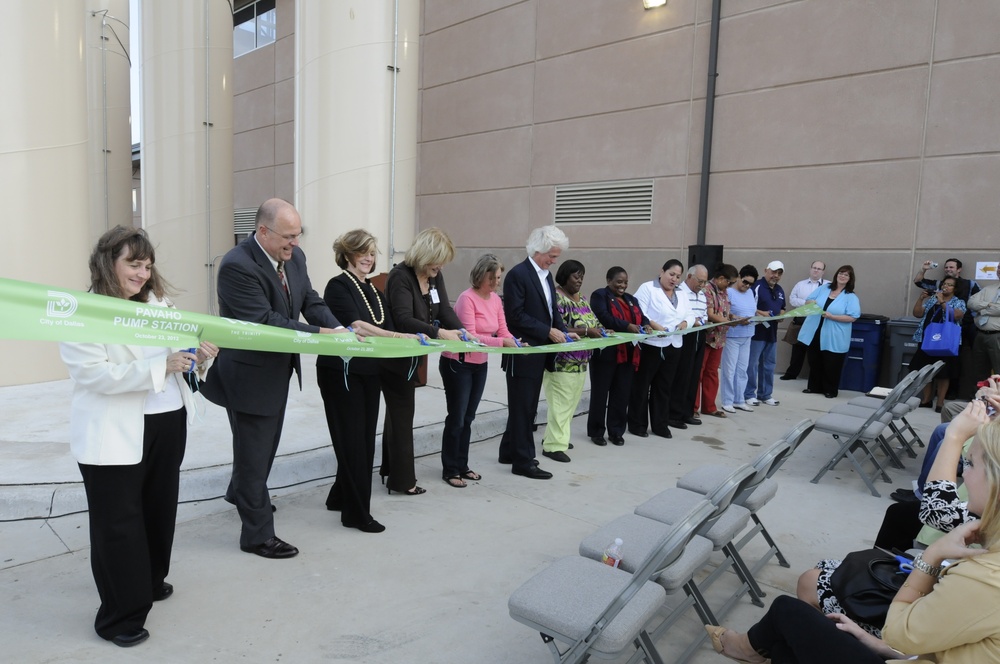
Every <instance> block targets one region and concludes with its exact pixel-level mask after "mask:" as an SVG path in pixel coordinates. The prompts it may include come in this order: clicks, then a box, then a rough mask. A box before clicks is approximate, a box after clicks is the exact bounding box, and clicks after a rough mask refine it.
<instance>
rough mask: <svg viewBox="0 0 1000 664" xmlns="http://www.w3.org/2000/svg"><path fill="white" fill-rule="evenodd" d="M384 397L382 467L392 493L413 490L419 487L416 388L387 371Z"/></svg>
mask: <svg viewBox="0 0 1000 664" xmlns="http://www.w3.org/2000/svg"><path fill="white" fill-rule="evenodd" d="M381 376H382V395H383V396H384V397H385V421H384V423H383V425H382V467H381V468H379V471H378V472H379V475H381V476H382V477H384V478H386V482H385V483H386V486H387V487H389V489H391V490H392V491H409V490H410V489H412V488H413V487H415V486H416V485H417V473H416V471H415V470H414V468H413V412H414V410H415V405H414V390H415V389H416V386H415V385H414V384H413V383H412V382H411V381H410V380H409V379H408V378H407V377H405V376H402V375H400V374H397V373H392V372H386V371H383V372H382V373H381Z"/></svg>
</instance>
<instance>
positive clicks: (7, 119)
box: [0, 0, 91, 385]
mask: <svg viewBox="0 0 1000 664" xmlns="http://www.w3.org/2000/svg"><path fill="white" fill-rule="evenodd" d="M3 12H4V20H5V22H6V24H7V25H8V26H16V29H12V30H7V31H6V32H7V34H5V35H4V37H3V39H0V62H2V63H4V64H3V68H4V74H3V94H4V101H3V103H2V104H0V127H3V130H2V131H0V173H2V174H3V177H0V200H3V202H4V228H3V244H4V246H5V247H6V248H7V250H6V251H5V252H4V259H3V261H0V266H2V267H0V275H2V276H3V277H6V278H9V279H20V280H23V281H34V282H38V283H43V284H49V285H53V286H56V287H62V288H70V289H75V290H85V289H86V288H87V284H88V283H89V278H88V276H87V275H88V271H87V256H88V255H89V252H90V247H91V244H90V240H89V238H88V234H87V221H86V219H87V214H88V210H89V206H90V203H89V200H88V196H87V69H86V64H85V44H86V34H85V33H86V29H85V17H86V12H85V11H84V7H83V5H81V4H80V2H78V0H32V1H31V2H8V3H4V6H3ZM0 315H3V314H2V312H0ZM0 357H3V358H4V368H3V370H2V371H0V385H18V384H23V383H32V382H40V381H46V380H55V379H58V378H65V376H66V370H65V368H64V367H63V365H62V362H60V361H59V354H58V348H57V347H56V345H55V344H53V343H49V342H45V343H42V342H30V341H3V340H0Z"/></svg>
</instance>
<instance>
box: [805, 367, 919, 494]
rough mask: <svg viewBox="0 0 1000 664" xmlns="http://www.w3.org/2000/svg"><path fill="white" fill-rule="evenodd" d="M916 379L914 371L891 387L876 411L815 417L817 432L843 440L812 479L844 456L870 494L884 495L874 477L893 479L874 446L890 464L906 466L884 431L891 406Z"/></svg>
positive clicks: (819, 475)
mask: <svg viewBox="0 0 1000 664" xmlns="http://www.w3.org/2000/svg"><path fill="white" fill-rule="evenodd" d="M914 378H915V375H914V372H910V374H908V375H907V376H906V377H905V378H903V380H901V381H900V382H899V384H898V385H896V387H894V388H893V389H892V392H890V393H889V395H888V396H887V397H886V398H885V399H884V400H883V402H882V403H881V404H880V405H879V407H878V408H876V409H875V410H873V411H866V413H868V415H867V417H861V416H853V415H844V414H841V413H834V412H829V413H827V414H826V415H823V416H822V417H820V418H819V419H818V420H816V424H815V425H814V427H813V428H814V430H815V431H821V432H823V433H828V434H830V435H831V436H833V438H834V439H835V440H840V441H841V444H840V447H838V448H837V451H836V452H835V453H834V454H833V456H831V457H830V460H829V461H827V463H826V465H824V466H823V467H822V468H821V469H820V471H819V472H818V473H817V474H816V476H815V477H814V478H812V480H810V481H811V482H812V483H813V484H818V483H819V481H820V479H822V477H823V475H825V474H826V473H827V472H828V471H830V470H832V469H833V468H834V467H835V466H836V465H837V464H838V463H839V462H840V460H841V459H844V458H846V459H848V460H849V461H850V462H851V465H852V466H854V469H855V470H856V471H857V473H858V475H860V476H861V479H862V480H864V482H865V484H866V485H867V486H868V490H869V491H871V494H872V495H873V496H875V497H876V498H877V497H879V496H880V495H881V494H879V492H878V491H877V490H876V489H875V484H874V480H875V478H876V477H879V476H881V478H882V479H883V480H884V481H885V482H890V483H891V482H892V478H890V477H889V474H888V473H887V472H886V471H885V468H884V467H883V466H882V463H881V462H880V461H879V460H878V457H876V456H875V449H881V450H882V451H883V452H885V454H886V456H888V457H889V462H890V463H891V464H893V465H894V466H896V467H897V468H903V463H902V462H901V461H900V460H899V457H897V456H896V453H895V452H893V450H892V447H890V446H889V445H888V444H887V443H886V442H885V438H884V436H883V435H882V434H883V432H884V431H885V430H886V429H887V428H888V426H889V423H890V422H891V421H892V413H891V412H890V411H891V409H892V408H893V407H894V406H895V405H896V404H897V403H898V401H899V399H900V397H901V396H902V395H903V393H904V392H905V391H906V390H907V389H908V388H909V386H910V384H911V383H912V382H913V379H914ZM869 443H871V444H873V445H875V446H876V447H875V449H872V448H871V447H869ZM859 453H860V455H861V457H860V459H859V457H858V454H859ZM866 460H867V461H869V462H870V463H871V464H872V470H871V472H868V471H866V470H865V469H864V467H863V465H862V464H863V463H864V461H866Z"/></svg>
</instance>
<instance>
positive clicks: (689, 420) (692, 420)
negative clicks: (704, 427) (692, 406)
mask: <svg viewBox="0 0 1000 664" xmlns="http://www.w3.org/2000/svg"><path fill="white" fill-rule="evenodd" d="M684 424H693V425H694V426H698V425H700V424H701V420H699V419H698V418H697V417H685V418H684Z"/></svg>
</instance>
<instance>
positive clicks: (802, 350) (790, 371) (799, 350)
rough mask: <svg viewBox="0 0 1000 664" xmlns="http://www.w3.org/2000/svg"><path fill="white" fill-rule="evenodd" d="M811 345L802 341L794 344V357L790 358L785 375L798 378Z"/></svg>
mask: <svg viewBox="0 0 1000 664" xmlns="http://www.w3.org/2000/svg"><path fill="white" fill-rule="evenodd" d="M808 348H809V347H808V346H806V345H805V344H804V343H802V342H801V341H796V342H795V343H793V344H792V357H791V359H789V360H788V368H787V369H785V373H784V374H783V375H784V376H788V378H798V377H799V374H800V373H802V366H803V364H805V361H806V351H807V349H808Z"/></svg>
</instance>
